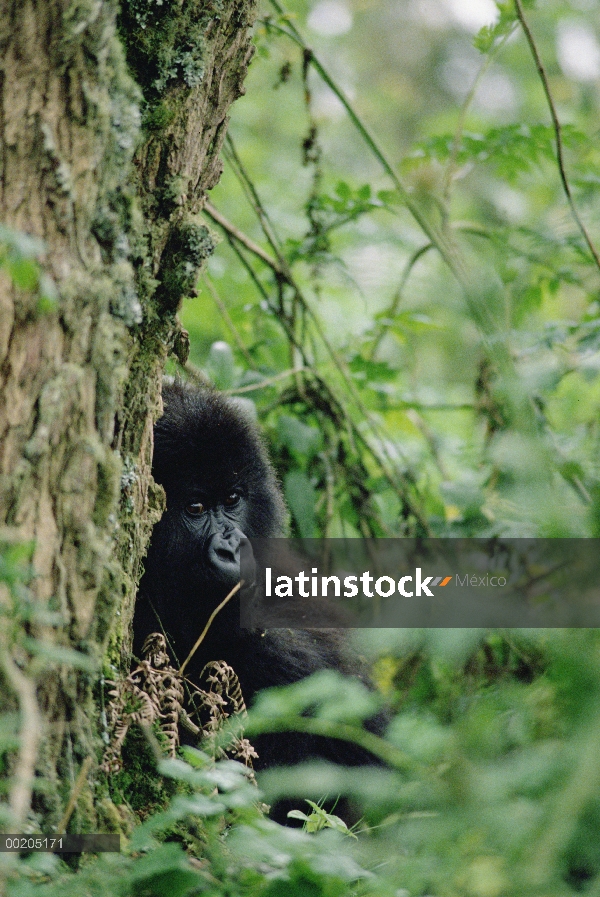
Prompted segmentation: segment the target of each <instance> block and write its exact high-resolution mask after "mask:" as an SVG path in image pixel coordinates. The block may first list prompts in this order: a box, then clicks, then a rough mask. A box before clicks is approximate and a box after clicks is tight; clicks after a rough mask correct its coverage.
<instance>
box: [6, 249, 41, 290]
mask: <svg viewBox="0 0 600 897" xmlns="http://www.w3.org/2000/svg"><path fill="white" fill-rule="evenodd" d="M39 270H40V269H39V265H38V263H37V262H36V261H35V260H33V259H30V258H24V257H23V256H14V257H12V258H11V257H9V259H8V273H9V275H10V277H11V279H12V281H13V283H14V285H15V286H17V287H19V289H21V290H29V291H32V290H35V289H36V288H37V285H38V281H39Z"/></svg>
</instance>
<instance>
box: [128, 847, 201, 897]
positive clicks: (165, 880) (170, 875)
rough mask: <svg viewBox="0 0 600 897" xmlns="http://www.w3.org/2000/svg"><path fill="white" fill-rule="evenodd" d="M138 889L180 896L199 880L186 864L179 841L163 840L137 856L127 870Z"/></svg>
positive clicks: (162, 896)
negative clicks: (143, 854)
mask: <svg viewBox="0 0 600 897" xmlns="http://www.w3.org/2000/svg"><path fill="white" fill-rule="evenodd" d="M131 878H132V881H133V882H134V883H136V884H137V886H138V889H139V890H138V893H140V894H142V893H143V894H148V895H155V894H156V895H158V894H160V897H184V895H185V894H188V893H189V892H190V891H191V890H192V888H199V887H200V885H202V884H203V880H202V879H201V877H200V876H199V875H198V873H197V872H195V871H194V870H193V869H192V868H191V867H190V864H189V861H188V859H187V857H186V855H185V853H184V852H183V849H182V847H181V845H180V844H174V843H172V842H170V843H168V844H163V845H161V847H159V848H157V849H156V850H153V851H152V853H150V854H148V855H147V856H145V857H142V858H141V859H140V860H138V861H137V862H136V863H135V865H134V867H133V869H132V873H131Z"/></svg>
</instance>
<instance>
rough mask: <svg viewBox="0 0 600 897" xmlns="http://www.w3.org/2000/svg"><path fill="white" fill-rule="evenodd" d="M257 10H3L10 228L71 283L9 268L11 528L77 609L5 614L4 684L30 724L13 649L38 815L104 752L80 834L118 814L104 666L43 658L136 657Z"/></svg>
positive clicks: (36, 596) (39, 597)
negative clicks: (206, 205) (113, 811)
mask: <svg viewBox="0 0 600 897" xmlns="http://www.w3.org/2000/svg"><path fill="white" fill-rule="evenodd" d="M254 13H255V3H254V0H239V2H229V3H219V2H208V0H184V2H182V3H178V4H167V3H165V4H158V3H153V2H150V0H144V2H143V3H142V2H141V0H129V2H127V0H125V2H123V4H122V13H121V19H120V21H119V23H118V30H117V15H116V4H114V3H112V2H107V0H102V2H97V0H95V2H92V0H47V2H46V3H39V2H37V0H21V2H19V3H17V2H12V3H8V4H4V6H3V9H2V11H0V56H1V58H2V65H1V70H0V103H1V107H0V109H1V114H0V165H1V167H2V178H1V179H0V209H1V216H2V221H3V223H4V224H5V225H7V226H8V227H9V228H11V233H15V232H23V233H27V234H31V235H35V236H36V237H39V238H41V239H42V240H43V241H44V245H45V252H44V253H43V254H42V255H39V264H40V265H41V269H42V272H43V274H44V276H46V277H49V278H51V279H52V280H53V281H54V283H55V284H56V287H57V290H58V300H57V302H56V303H55V304H54V305H53V307H51V308H50V309H48V307H47V306H48V303H43V302H40V295H39V289H37V287H35V286H33V287H32V288H29V289H28V288H23V287H22V286H19V285H18V284H17V282H15V278H14V277H12V278H11V277H10V276H6V272H0V277H1V279H0V527H1V528H2V537H3V539H4V541H5V542H6V543H11V544H14V543H24V544H28V543H29V544H31V545H32V569H33V572H34V575H33V577H32V578H31V579H30V581H29V586H28V588H29V595H30V598H31V602H32V606H34V607H35V608H36V609H38V610H39V609H40V608H43V609H47V610H51V611H53V612H56V613H58V614H59V615H60V622H59V623H58V624H57V619H58V618H57V619H53V620H51V621H49V618H44V617H43V616H40V615H39V614H37V616H36V615H34V617H33V618H32V619H29V620H28V621H27V622H25V618H24V617H23V616H22V615H21V617H19V615H18V613H17V611H15V609H14V603H13V604H11V605H10V607H11V608H12V610H7V609H6V608H9V604H6V605H3V608H4V609H5V610H6V613H12V620H13V621H14V620H15V619H17V617H18V620H17V624H16V625H13V626H9V625H8V624H7V625H5V626H3V627H2V628H3V632H2V636H1V637H0V652H2V656H3V657H4V659H5V663H4V664H3V671H4V672H3V677H4V680H5V682H4V684H5V685H6V688H5V689H3V691H4V692H5V694H6V698H5V708H7V707H10V706H13V707H16V708H18V709H19V711H20V713H21V718H22V720H24V719H25V717H26V712H25V704H26V696H25V692H24V691H23V690H21V691H20V690H19V685H18V683H17V681H16V679H15V680H13V679H11V672H10V671H11V669H12V667H11V664H13V665H14V664H16V666H17V669H18V670H20V671H21V672H24V673H25V675H26V678H27V680H28V681H32V680H33V681H34V682H35V702H36V704H37V711H38V715H39V721H40V727H41V728H40V732H39V735H36V736H35V744H33V743H32V742H31V741H30V742H29V743H28V744H26V747H27V748H28V749H29V754H28V755H27V756H30V755H31V754H32V751H31V748H32V746H33V748H34V749H35V750H34V751H33V753H34V755H36V756H37V774H38V776H43V777H44V778H45V779H46V785H45V787H44V788H43V789H42V790H40V791H36V792H35V797H34V808H35V812H36V813H37V818H38V821H39V822H40V823H41V822H43V823H44V824H45V825H46V826H49V827H52V826H53V825H56V824H57V822H58V821H59V820H60V819H61V817H62V816H63V814H64V811H65V806H66V805H67V802H68V798H69V795H70V793H71V792H72V789H73V787H74V784H75V781H76V778H77V774H78V772H79V770H80V769H81V767H82V764H83V763H84V760H85V758H86V757H88V756H91V757H93V760H94V762H93V763H92V765H91V766H90V769H89V772H88V774H87V779H86V783H85V784H84V785H83V787H81V788H80V791H79V799H78V802H77V810H76V811H75V815H74V816H73V817H72V818H71V827H72V828H74V830H86V829H87V830H89V829H90V828H91V829H93V828H94V826H95V825H96V824H97V818H96V811H95V808H94V795H95V788H96V773H95V768H96V758H97V756H98V753H99V725H98V720H99V713H98V712H97V710H96V704H95V699H94V688H95V685H96V683H97V680H98V673H94V672H90V670H88V669H78V668H77V667H73V666H72V665H70V663H68V662H66V659H67V655H66V654H64V653H63V655H55V657H54V659H53V660H51V661H46V662H45V663H44V664H41V663H40V661H39V657H38V659H37V660H36V656H37V655H36V651H38V648H39V645H44V646H46V647H47V646H48V645H51V646H54V649H56V648H57V647H61V646H62V648H64V649H73V648H75V649H76V650H78V651H79V652H81V654H82V655H84V656H87V657H89V658H90V659H91V660H92V661H93V664H95V665H96V669H98V668H99V666H100V664H101V662H102V658H103V657H104V656H105V654H106V651H107V646H108V653H109V656H110V658H111V659H112V662H113V663H118V664H121V665H122V664H123V663H125V662H126V657H127V652H128V647H129V627H130V623H131V617H132V613H133V603H134V598H135V592H136V587H137V582H138V579H139V575H140V570H141V565H142V562H143V557H144V554H145V551H146V547H147V542H148V538H149V535H150V532H151V528H152V525H153V523H154V522H155V521H156V520H157V519H158V517H159V516H160V513H161V510H162V502H163V499H162V492H161V490H159V489H158V488H157V487H156V486H155V485H154V483H153V482H152V479H151V476H150V465H151V455H152V423H153V420H154V418H155V417H156V416H157V414H158V413H159V411H160V380H161V375H162V370H163V366H164V362H165V360H166V358H167V356H168V354H169V353H170V352H171V351H172V350H173V348H174V346H175V345H176V344H177V342H178V338H179V337H178V333H179V325H178V322H177V317H176V312H177V309H178V307H179V304H180V302H181V300H182V298H184V297H185V295H187V294H190V293H191V292H192V291H193V288H194V283H195V275H196V273H197V271H198V267H199V266H200V264H201V263H202V261H203V259H204V258H205V257H206V256H207V255H208V254H209V253H210V251H211V250H212V246H213V242H212V239H211V236H210V234H209V233H208V231H207V230H206V228H204V226H203V225H202V224H201V222H200V221H199V220H198V213H199V212H200V210H201V208H202V203H203V201H204V196H205V191H206V190H207V189H210V187H212V186H213V185H214V184H215V183H216V181H217V180H218V177H219V174H220V170H221V169H220V162H219V151H220V148H221V144H222V140H223V137H224V133H225V129H226V124H227V118H226V115H227V110H228V108H229V106H230V104H231V103H232V102H233V100H235V98H236V97H237V96H239V95H240V93H241V92H242V82H243V79H244V75H245V72H246V68H247V64H248V62H249V59H250V55H251V52H250V42H249V28H250V26H251V24H252V20H253V16H254ZM150 20H151V21H150ZM149 24H150V25H151V27H150V28H149V27H148V25H149ZM136 82H138V83H136ZM0 239H1V238H0ZM9 585H10V583H6V584H5V587H4V593H5V594H8V592H9V588H8V586H9ZM13 591H14V590H13ZM0 603H1V602H0ZM15 614H16V616H15ZM32 637H33V639H34V640H35V641H34V642H33V643H32V642H31V641H26V638H29V639H31V638H32ZM36 643H37V646H38V647H36ZM47 653H48V652H47V651H46V654H47ZM38 655H39V651H38ZM82 663H83V662H82ZM83 666H84V667H85V663H83ZM30 728H31V727H30ZM32 731H33V729H32ZM34 734H35V733H34ZM25 741H26V739H25ZM26 753H27V752H26V751H24V750H23V740H22V741H21V751H20V752H19V751H18V752H16V753H15V754H14V756H13V757H12V768H13V769H14V770H16V771H17V772H18V773H20V774H21V773H22V774H23V775H21V780H22V786H23V787H22V789H21V791H20V792H19V794H20V798H21V803H20V804H19V807H21V809H18V811H17V810H16V809H15V806H14V804H15V801H14V800H13V811H14V815H13V822H12V827H13V830H14V826H15V824H16V825H21V824H22V823H23V822H24V818H23V817H24V815H25V814H26V812H27V807H28V804H29V794H30V792H31V789H32V784H33V783H32V782H31V781H29V780H28V772H27V771H28V769H29V767H28V765H27V762H26V759H27V758H26ZM23 788H24V789H25V790H24V791H23ZM11 794H12V797H13V798H14V795H15V789H14V788H13V790H12V792H11ZM23 794H25V796H26V797H27V800H25V801H23ZM23 807H25V809H24V810H23ZM19 816H20V818H19ZM10 827H11V825H10V824H9V828H10Z"/></svg>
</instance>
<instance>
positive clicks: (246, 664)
mask: <svg viewBox="0 0 600 897" xmlns="http://www.w3.org/2000/svg"><path fill="white" fill-rule="evenodd" d="M163 401H164V415H163V417H162V418H160V420H159V421H158V422H157V423H156V426H155V430H154V459H153V467H152V472H153V475H154V478H155V480H156V481H157V482H158V483H160V484H161V485H162V486H163V487H164V490H165V493H166V498H167V508H166V511H165V513H164V514H163V516H162V519H161V520H160V521H159V523H158V524H157V525H156V526H155V528H154V531H153V533H152V538H151V543H150V548H149V552H148V556H147V558H146V563H145V572H144V575H143V577H142V581H141V583H140V589H139V595H138V600H137V604H136V611H135V617H134V625H133V629H134V654H137V655H138V656H140V652H141V646H142V644H143V642H144V639H145V638H146V636H147V635H148V634H149V633H150V632H155V631H157V630H160V629H161V628H162V629H164V631H165V633H166V635H167V638H168V643H169V646H170V647H171V649H172V650H173V652H174V653H175V655H176V657H175V658H174V660H175V663H176V665H177V666H180V665H181V663H182V662H183V661H184V660H185V659H186V658H187V656H188V654H189V652H190V651H191V649H192V647H193V646H194V644H195V642H196V640H197V638H198V636H199V634H200V633H201V632H202V631H203V629H204V627H205V625H206V623H207V620H208V618H209V616H210V614H211V612H212V611H213V610H214V609H215V608H216V607H217V606H218V605H219V603H220V602H221V601H222V600H223V599H224V598H225V597H226V595H227V594H228V593H229V592H230V591H231V589H232V587H233V586H234V585H235V584H236V583H237V582H238V581H239V575H240V574H239V557H240V545H241V543H242V541H243V540H244V539H246V538H248V537H249V538H252V537H272V536H281V535H283V534H284V530H285V519H286V510H285V505H284V502H283V498H282V495H281V491H280V488H279V486H278V483H277V478H276V475H275V472H274V470H273V467H272V465H271V462H270V460H269V457H268V454H267V451H266V448H265V445H264V442H263V440H262V438H261V436H260V434H259V432H258V430H257V428H256V426H255V425H254V423H253V422H252V421H250V420H249V419H248V418H247V417H246V415H245V414H244V412H243V411H242V410H240V408H239V406H238V405H237V404H236V403H235V402H234V401H232V400H229V399H227V398H225V397H224V396H222V395H220V394H218V393H217V392H215V391H212V390H210V389H204V388H202V389H199V388H195V387H190V386H188V385H185V384H183V383H180V382H174V383H170V384H168V385H165V387H164V389H163ZM211 660H224V661H225V662H226V663H228V664H229V665H230V666H231V667H233V669H234V670H235V672H236V674H237V676H238V678H239V681H240V685H241V689H242V693H243V696H244V700H245V701H246V703H247V704H251V702H252V699H253V697H254V696H255V695H256V693H257V692H258V691H259V690H260V689H263V688H267V687H269V686H274V685H287V684H290V683H292V682H297V681H298V680H300V679H303V678H304V677H306V676H308V675H310V674H311V673H313V672H315V671H316V670H320V669H324V668H335V669H339V670H341V671H343V672H348V673H352V674H356V675H360V670H359V669H358V668H357V666H356V664H355V663H354V662H353V661H352V660H351V659H350V658H349V657H348V656H347V655H346V651H345V640H344V638H343V634H342V633H341V632H340V631H336V630H332V629H328V630H325V629H323V630H316V629H315V630H294V631H292V630H290V629H271V630H267V631H263V630H260V631H251V630H245V629H242V628H241V626H240V612H239V602H237V603H236V602H235V601H233V600H232V601H230V602H229V603H228V604H227V605H226V606H225V607H224V608H223V610H222V611H221V612H220V613H219V614H217V616H216V617H215V619H214V620H213V622H212V625H211V627H210V628H209V630H208V633H207V635H206V637H205V639H204V641H203V642H202V644H201V645H200V647H199V649H198V650H197V651H196V653H195V655H194V656H193V658H192V660H191V661H190V663H189V666H187V668H186V676H187V677H188V678H189V679H191V680H192V681H197V680H198V676H199V674H200V672H201V670H202V669H203V667H204V665H205V664H206V663H208V662H209V661H211ZM361 678H362V677H361ZM255 747H256V749H257V751H258V753H259V759H258V761H257V762H256V764H255V766H256V768H257V769H262V768H265V767H268V766H273V765H286V764H292V763H297V762H300V761H301V760H304V759H307V758H310V757H315V756H317V757H321V758H324V759H329V760H333V761H336V762H339V763H344V764H349V765H355V764H363V763H365V762H367V763H368V762H370V759H369V757H367V756H366V755H365V753H364V752H363V751H361V750H360V749H359V748H357V747H356V746H354V745H352V744H349V743H346V742H341V741H337V740H334V739H326V738H316V737H312V736H308V735H299V734H297V733H283V734H282V733H279V734H272V735H264V736H261V738H260V739H257V741H256V745H255Z"/></svg>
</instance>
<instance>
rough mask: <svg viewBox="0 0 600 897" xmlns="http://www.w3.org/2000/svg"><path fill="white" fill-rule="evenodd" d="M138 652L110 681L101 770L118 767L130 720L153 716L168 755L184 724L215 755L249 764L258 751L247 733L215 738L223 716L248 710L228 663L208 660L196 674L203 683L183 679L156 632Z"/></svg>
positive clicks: (149, 720) (148, 720)
mask: <svg viewBox="0 0 600 897" xmlns="http://www.w3.org/2000/svg"><path fill="white" fill-rule="evenodd" d="M142 655H143V660H142V661H141V663H140V664H139V665H138V666H137V667H136V668H135V669H134V670H133V672H132V673H130V674H129V676H127V678H126V679H123V680H121V681H120V682H109V683H108V684H109V686H110V690H109V696H110V701H109V704H108V708H107V721H108V727H109V733H110V735H109V737H110V741H109V745H108V747H107V749H106V751H105V753H104V757H103V759H102V764H101V768H102V769H103V771H104V772H105V773H107V774H110V773H114V772H118V771H119V770H120V769H121V767H122V758H121V751H122V748H123V742H124V741H125V737H126V735H127V732H128V731H129V727H130V726H131V725H132V724H133V723H137V724H138V725H140V726H142V727H150V726H152V725H153V724H154V723H155V722H157V721H158V724H159V727H160V731H161V733H162V735H163V736H164V738H165V741H166V745H167V754H168V756H169V757H174V756H175V754H176V752H177V748H178V747H179V743H180V726H183V727H184V728H185V729H187V730H188V731H189V732H192V734H194V735H196V736H197V737H198V740H199V741H200V740H202V741H203V747H208V748H209V750H211V752H212V753H213V756H214V757H215V758H219V757H226V756H231V757H233V758H234V759H237V760H240V761H241V762H242V763H245V764H246V766H248V767H249V768H250V769H252V760H253V758H255V757H257V756H258V755H257V753H256V751H255V750H254V748H253V747H252V745H251V744H250V742H249V741H248V739H247V738H243V737H242V736H241V733H240V734H237V733H236V734H234V735H233V736H232V738H231V742H230V744H229V745H228V746H227V748H226V749H225V748H223V747H222V746H221V745H220V744H219V743H218V738H217V736H218V734H219V733H220V731H221V729H222V728H223V724H224V723H225V720H227V719H229V717H231V716H232V715H239V716H240V717H243V716H244V715H245V714H246V704H245V703H244V698H243V695H242V690H241V687H240V682H239V679H238V677H237V675H236V673H235V671H234V670H233V669H232V667H230V666H229V665H228V664H226V663H225V662H224V661H222V660H218V661H212V662H211V663H208V664H207V665H206V666H205V667H204V669H203V671H202V674H201V677H200V678H201V679H205V680H206V688H205V689H204V688H200V687H199V686H198V685H196V684H195V683H193V682H190V681H189V680H187V679H184V677H183V676H182V675H181V674H180V672H179V671H178V670H176V669H175V668H174V667H173V666H172V664H171V662H170V660H169V655H168V653H167V643H166V640H165V637H164V636H163V635H162V634H161V633H160V632H153V633H151V634H150V635H149V636H148V638H147V639H146V641H145V642H144V645H143V647H142ZM186 691H187V693H188V696H189V700H190V702H191V704H192V705H193V707H192V708H191V712H190V713H188V711H187V710H186V708H185V706H184V704H185V699H186ZM192 716H195V717H196V718H197V719H198V720H199V721H200V720H201V719H202V718H203V717H204V718H205V722H204V724H203V725H202V724H201V725H197V724H196V723H195V722H194V721H193V719H192Z"/></svg>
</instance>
